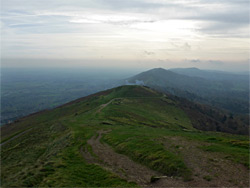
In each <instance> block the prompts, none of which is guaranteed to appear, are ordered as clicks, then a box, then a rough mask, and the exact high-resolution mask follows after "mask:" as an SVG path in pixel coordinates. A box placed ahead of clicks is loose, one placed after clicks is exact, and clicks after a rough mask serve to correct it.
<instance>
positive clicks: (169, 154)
mask: <svg viewBox="0 0 250 188" xmlns="http://www.w3.org/2000/svg"><path fill="white" fill-rule="evenodd" d="M142 96H143V97H142ZM114 98H119V100H114V101H113V102H112V103H110V104H109V105H107V106H106V107H105V108H103V109H102V111H101V112H100V113H96V112H97V111H98V109H99V108H100V105H101V104H106V103H108V102H109V101H110V100H112V99H114ZM12 126H14V127H13V129H12V130H8V131H9V132H8V131H7V129H6V130H4V133H6V134H5V135H6V136H5V137H4V138H3V139H2V142H3V141H4V140H5V141H6V140H8V139H10V138H13V137H14V136H16V135H18V134H19V133H21V132H22V131H23V130H27V129H29V128H31V127H32V128H33V129H32V130H30V131H28V132H27V133H25V134H23V135H21V136H20V137H18V138H16V139H14V140H12V141H10V142H9V143H7V144H6V145H4V146H3V147H2V148H1V149H2V150H1V170H2V172H4V173H1V184H2V186H3V187H11V186H16V187H22V186H23V187H27V186H33V187H37V186H40V187H48V186H53V187H54V186H55V187H57V186H58V187H100V186H102V187H135V186H137V185H136V184H135V183H131V182H127V181H126V180H123V179H121V178H119V177H118V176H117V175H114V174H113V173H111V172H109V171H107V170H105V169H103V168H102V167H101V166H98V165H94V164H88V163H87V162H86V161H85V160H84V158H83V157H82V156H81V153H80V148H81V147H85V146H87V148H88V150H89V152H90V153H91V154H92V155H93V156H95V154H94V153H93V151H92V150H91V147H89V146H88V145H87V140H88V139H90V138H91V137H92V136H95V135H97V132H98V130H111V132H109V133H107V134H106V135H104V136H103V137H102V139H101V142H105V143H108V144H109V145H110V146H112V147H113V148H114V150H115V151H116V152H118V153H121V154H124V155H127V156H128V157H130V158H131V159H132V160H134V161H135V162H137V163H140V164H143V165H145V166H147V167H149V168H151V169H153V170H155V171H158V172H161V173H163V174H165V175H167V176H174V177H182V178H183V180H191V179H192V174H193V172H192V169H189V168H188V166H187V164H185V162H184V157H185V156H182V154H181V153H178V152H174V151H172V150H171V151H170V150H168V149H167V148H166V147H165V146H164V144H163V143H162V142H161V140H164V139H165V138H166V137H176V136H179V137H182V138H184V139H187V140H191V141H194V142H196V143H197V144H198V145H200V147H199V149H200V150H203V151H205V152H210V153H215V152H216V153H221V154H223V155H224V156H225V159H226V160H227V159H228V160H232V161H234V162H235V163H240V164H244V165H245V166H247V167H249V160H248V159H249V138H248V137H246V136H239V135H230V134H225V133H215V132H203V131H198V130H196V129H194V128H193V127H192V124H191V121H190V119H189V117H188V116H187V114H186V113H185V112H184V111H183V110H182V109H180V108H178V107H177V106H176V105H175V101H172V100H170V99H168V98H167V97H164V96H162V95H160V94H159V93H156V92H155V91H151V90H148V89H142V87H136V86H129V87H119V88H116V89H115V90H112V91H109V92H107V93H106V94H103V93H100V94H98V95H96V96H93V97H91V98H88V99H85V100H81V101H77V102H75V103H72V104H70V105H66V106H64V107H60V108H56V109H54V110H50V111H46V112H44V113H41V114H37V115H34V116H31V117H28V118H25V119H24V120H22V121H20V122H17V123H16V124H15V125H12ZM204 143H206V144H204ZM174 149H175V150H179V145H176V147H175V148H174ZM96 157H98V156H96ZM121 170H122V169H121ZM204 179H207V180H208V178H204ZM208 181H209V180H208Z"/></svg>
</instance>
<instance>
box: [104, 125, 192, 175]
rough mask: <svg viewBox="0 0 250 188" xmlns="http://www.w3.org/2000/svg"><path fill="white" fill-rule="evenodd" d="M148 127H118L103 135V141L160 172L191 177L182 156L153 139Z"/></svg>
mask: <svg viewBox="0 0 250 188" xmlns="http://www.w3.org/2000/svg"><path fill="white" fill-rule="evenodd" d="M148 130H149V129H146V128H145V129H143V128H137V129H136V128H133V127H120V128H117V129H116V130H114V131H112V132H111V133H110V134H108V135H106V136H105V137H104V141H105V142H107V143H109V144H110V145H112V146H113V147H114V148H115V150H116V151H117V152H119V153H122V154H125V155H128V156H129V157H131V158H132V159H133V160H135V161H137V162H139V163H141V164H144V165H146V166H148V167H150V168H151V169H153V170H156V171H159V172H162V173H163V174H165V175H168V176H179V177H183V178H184V179H185V180H189V179H190V178H191V171H190V169H188V168H187V166H186V165H185V163H184V162H183V160H182V158H181V157H180V156H178V155H176V154H174V153H172V152H170V151H167V150H166V149H165V148H164V146H163V145H161V144H160V143H159V142H157V141H154V139H155V138H156V137H154V136H152V134H151V132H148Z"/></svg>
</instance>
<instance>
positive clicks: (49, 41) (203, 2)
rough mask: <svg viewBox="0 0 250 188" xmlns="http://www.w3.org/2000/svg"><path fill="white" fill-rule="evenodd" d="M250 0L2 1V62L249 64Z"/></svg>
mask: <svg viewBox="0 0 250 188" xmlns="http://www.w3.org/2000/svg"><path fill="white" fill-rule="evenodd" d="M249 10H250V5H249V0H1V22H0V27H1V66H2V67H25V66H28V67H30V66H34V67H36V66H37V67H39V66H54V67H58V66H59V67H68V66H71V67H72V66H76V67H77V66H91V67H131V68H133V67H145V68H154V67H163V68H173V67H198V68H202V69H218V70H234V71H245V70H248V69H249V51H250V40H249V37H250V36H249V35H250V25H249V14H250V13H249Z"/></svg>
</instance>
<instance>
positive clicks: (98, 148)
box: [81, 131, 184, 187]
mask: <svg viewBox="0 0 250 188" xmlns="http://www.w3.org/2000/svg"><path fill="white" fill-rule="evenodd" d="M105 133H107V131H99V132H98V136H97V137H96V136H93V137H92V138H91V139H89V140H88V142H87V143H88V145H89V146H91V147H92V152H93V154H94V155H96V156H98V157H94V156H93V154H91V153H90V152H89V151H88V149H87V147H85V148H83V147H82V148H81V154H82V156H83V157H84V158H85V160H86V161H87V162H88V163H91V164H97V165H100V166H102V167H103V168H105V169H106V170H108V171H111V172H113V173H115V174H117V175H118V176H120V177H121V178H123V179H126V180H127V181H129V182H136V183H137V184H138V185H140V186H142V187H167V186H176V187H183V186H184V185H183V184H182V183H183V182H182V181H179V180H178V181H177V180H176V179H173V178H171V177H166V178H164V179H160V180H159V181H157V182H155V183H150V179H151V177H152V176H161V175H162V174H160V173H158V172H155V171H153V170H151V169H149V168H147V167H146V166H143V165H141V164H138V163H136V162H134V161H132V160H131V159H130V158H128V157H127V156H125V155H121V154H118V153H116V152H114V150H113V149H112V148H111V147H110V146H109V145H107V144H102V143H101V142H100V139H101V137H102V135H103V134H105Z"/></svg>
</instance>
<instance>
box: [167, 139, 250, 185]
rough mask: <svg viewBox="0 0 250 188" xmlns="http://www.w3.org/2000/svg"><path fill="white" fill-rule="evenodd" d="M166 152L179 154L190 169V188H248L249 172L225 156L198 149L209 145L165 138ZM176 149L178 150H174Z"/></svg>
mask: <svg viewBox="0 0 250 188" xmlns="http://www.w3.org/2000/svg"><path fill="white" fill-rule="evenodd" d="M163 143H164V145H165V146H166V148H167V149H168V150H172V151H173V152H177V153H179V154H181V155H182V156H184V157H183V159H184V161H185V164H186V165H187V166H188V167H189V168H191V169H192V171H193V175H194V176H193V178H194V180H193V181H191V182H189V183H188V184H189V186H191V187H197V186H200V187H248V186H249V171H248V170H247V168H246V167H245V166H243V165H241V164H237V163H234V162H232V161H230V160H227V159H226V155H224V154H220V153H215V152H206V151H203V150H201V149H200V148H199V147H200V146H202V145H207V144H209V143H198V142H196V141H192V140H187V139H185V138H182V137H178V136H176V137H166V140H165V142H163ZM176 147H178V149H177V150H176V149H174V148H176Z"/></svg>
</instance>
